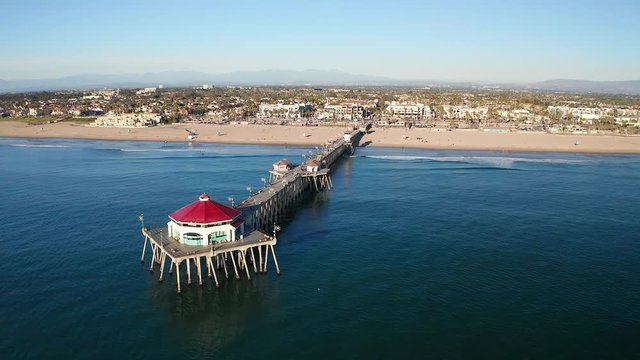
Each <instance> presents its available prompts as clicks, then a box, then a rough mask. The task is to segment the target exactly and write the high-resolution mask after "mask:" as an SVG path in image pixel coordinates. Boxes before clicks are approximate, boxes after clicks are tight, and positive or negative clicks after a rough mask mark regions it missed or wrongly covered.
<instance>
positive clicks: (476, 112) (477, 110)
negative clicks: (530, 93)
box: [442, 105, 506, 120]
mask: <svg viewBox="0 0 640 360" xmlns="http://www.w3.org/2000/svg"><path fill="white" fill-rule="evenodd" d="M442 110H444V114H442V117H443V118H445V119H459V120H463V119H464V120H486V119H487V116H488V114H489V108H488V107H471V106H466V105H442ZM505 117H506V115H505Z"/></svg>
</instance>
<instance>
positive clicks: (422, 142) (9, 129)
mask: <svg viewBox="0 0 640 360" xmlns="http://www.w3.org/2000/svg"><path fill="white" fill-rule="evenodd" d="M186 129H189V130H194V131H196V132H197V133H198V137H197V139H196V140H195V142H208V143H226V144H264V145H282V144H286V145H320V144H324V143H325V142H326V141H327V140H329V139H333V138H336V137H338V136H340V135H341V134H342V133H343V131H344V130H346V129H345V128H341V127H297V126H261V125H192V124H174V125H164V126H156V127H149V128H135V129H127V128H97V127H89V126H86V125H81V124H73V123H65V122H63V123H56V124H43V125H28V124H26V123H21V122H11V121H7V122H0V136H1V137H22V138H76V139H95V140H128V141H136V140H143V141H172V142H185V141H187V135H188V133H187V132H186V131H185V130H186ZM218 134H219V135H218ZM305 135H306V136H305ZM576 143H577V144H578V145H576ZM362 144H365V145H367V146H385V147H407V148H421V149H450V150H496V151H544V152H586V153H630V154H636V153H640V137H638V136H610V135H554V134H547V133H525V132H522V133H521V132H508V133H499V132H484V131H476V130H455V131H436V130H432V129H418V128H414V129H393V128H375V129H374V130H373V132H372V133H370V134H368V135H366V136H365V137H364V139H363V141H362Z"/></svg>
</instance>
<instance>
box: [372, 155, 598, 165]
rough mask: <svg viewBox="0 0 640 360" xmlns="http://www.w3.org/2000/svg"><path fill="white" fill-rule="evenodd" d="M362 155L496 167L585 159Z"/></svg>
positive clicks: (394, 159) (381, 158)
mask: <svg viewBox="0 0 640 360" xmlns="http://www.w3.org/2000/svg"><path fill="white" fill-rule="evenodd" d="M364 157H368V158H372V159H380V160H391V161H426V162H442V163H463V164H475V165H478V164H480V165H492V166H497V167H511V166H513V165H514V164H516V163H541V164H580V163H584V162H587V160H579V159H551V158H544V159H540V158H524V157H502V156H500V157H498V156H495V157H489V156H409V155H364Z"/></svg>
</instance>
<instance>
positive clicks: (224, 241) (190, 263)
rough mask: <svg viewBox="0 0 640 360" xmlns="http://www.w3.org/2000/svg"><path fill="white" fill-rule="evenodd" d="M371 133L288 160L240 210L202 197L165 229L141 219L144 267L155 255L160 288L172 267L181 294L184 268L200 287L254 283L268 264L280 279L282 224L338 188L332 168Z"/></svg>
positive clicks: (354, 132)
mask: <svg viewBox="0 0 640 360" xmlns="http://www.w3.org/2000/svg"><path fill="white" fill-rule="evenodd" d="M370 128H371V122H370V121H369V122H366V123H363V124H361V125H360V126H359V127H358V128H355V129H349V130H348V131H345V132H344V134H343V135H342V136H341V137H340V138H337V139H333V140H330V141H328V142H327V143H326V144H325V145H324V146H322V147H321V148H320V147H318V148H317V151H316V152H313V153H312V154H311V155H310V156H309V157H308V158H305V161H304V162H303V163H301V164H299V165H296V166H293V165H292V164H291V163H290V162H288V161H284V160H282V161H279V162H277V163H275V164H273V169H272V170H271V171H270V172H269V173H270V181H269V182H268V183H265V187H264V188H263V189H260V190H259V191H257V192H255V193H252V194H251V195H250V196H249V197H247V198H246V199H244V200H242V201H241V202H240V203H239V204H238V205H237V206H236V207H229V206H226V205H223V204H221V203H218V202H215V201H213V200H211V199H210V198H209V196H208V195H207V194H202V195H201V196H200V197H199V198H198V201H195V202H193V203H191V204H189V205H187V206H184V207H183V208H181V209H179V210H177V211H175V212H173V213H172V214H170V215H169V219H170V221H169V222H168V223H167V226H166V227H156V228H147V227H145V226H144V217H143V216H142V215H141V216H140V221H141V222H142V235H143V237H144V244H143V246H142V255H141V257H140V261H141V262H144V260H145V257H146V256H147V253H150V254H151V264H150V267H149V271H150V272H154V270H156V269H157V270H158V271H159V277H158V281H160V282H162V281H163V279H164V276H165V274H164V272H165V269H166V267H167V265H169V270H168V271H169V274H170V275H172V274H173V273H174V272H175V276H176V284H177V285H176V286H177V291H178V293H180V292H181V291H182V288H181V275H180V273H181V268H182V267H184V270H183V274H184V273H186V275H187V285H191V284H192V280H193V279H197V281H198V285H200V286H203V274H204V273H205V271H206V276H207V277H208V278H210V279H213V280H214V283H215V286H216V287H219V286H220V280H219V274H224V277H225V278H227V279H229V278H230V276H233V277H235V278H236V279H238V280H239V279H240V278H241V277H242V276H243V275H244V276H246V278H247V279H248V280H251V269H253V273H254V274H259V273H266V272H267V269H268V264H269V258H271V259H272V262H273V265H274V267H275V270H276V273H277V274H278V275H279V274H280V266H279V264H278V260H277V257H276V252H275V245H276V244H277V241H278V240H277V231H279V230H280V227H279V226H278V225H277V224H278V222H279V221H282V219H283V217H284V215H285V214H286V213H287V212H290V211H292V210H294V208H295V206H296V205H297V203H298V202H299V201H301V200H302V199H303V196H305V195H306V194H309V193H311V192H320V191H325V190H330V189H332V188H333V181H332V180H331V176H330V173H331V170H332V168H333V167H334V166H335V165H336V164H337V163H338V159H340V157H342V156H343V155H345V154H352V153H353V152H354V149H355V147H357V146H358V144H359V142H360V140H361V139H362V137H363V135H364V134H365V133H366V132H367V131H368V130H369V129H370ZM167 260H168V262H169V264H167ZM203 267H204V268H203ZM192 274H193V276H192Z"/></svg>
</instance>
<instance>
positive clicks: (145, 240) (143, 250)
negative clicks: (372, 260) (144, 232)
mask: <svg viewBox="0 0 640 360" xmlns="http://www.w3.org/2000/svg"><path fill="white" fill-rule="evenodd" d="M147 242H149V238H147V237H146V236H145V237H144V245H142V256H141V257H140V262H141V263H143V262H144V253H145V252H146V251H147Z"/></svg>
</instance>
